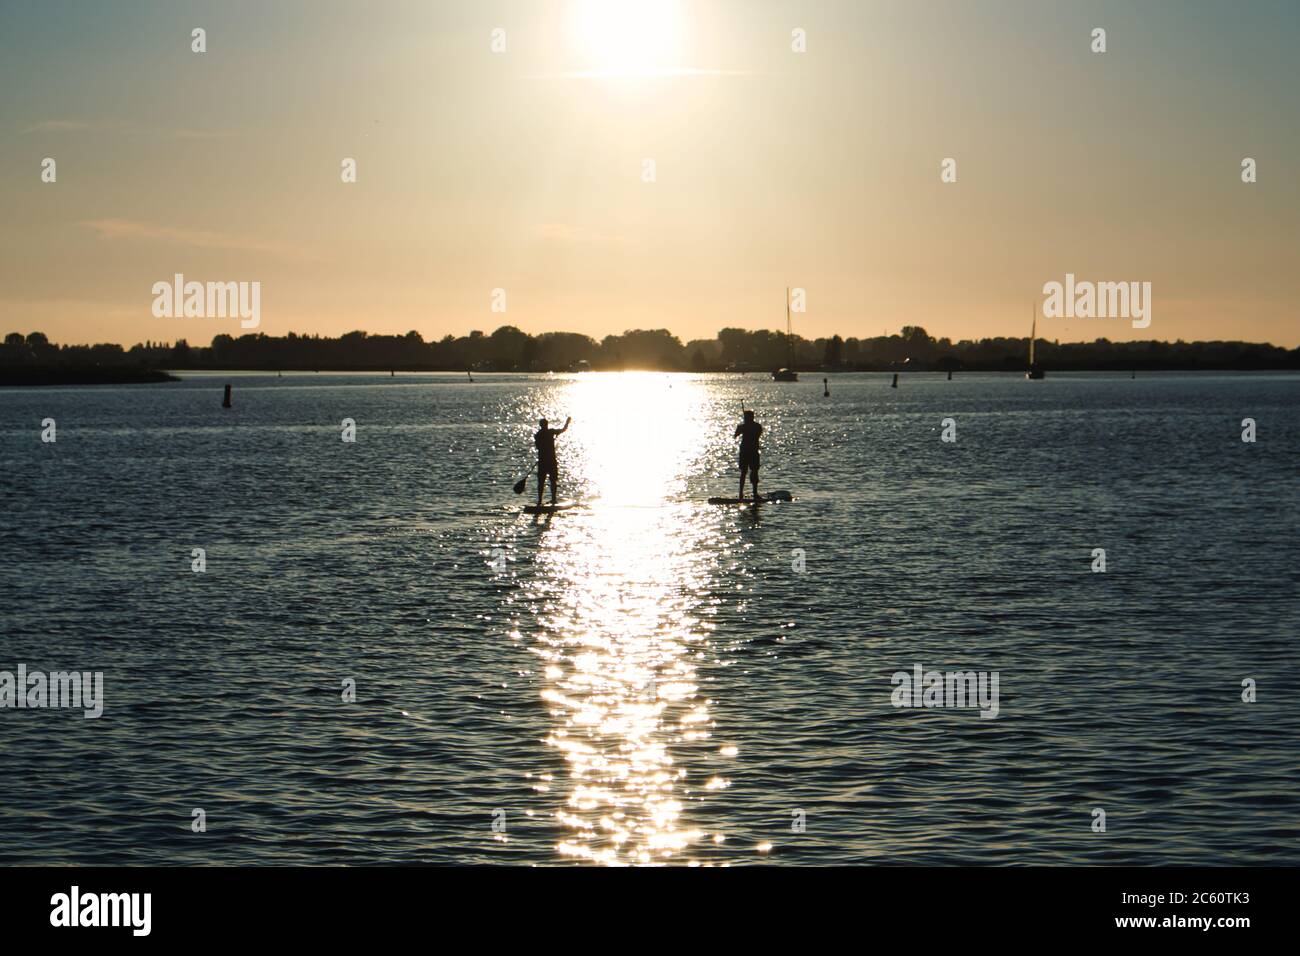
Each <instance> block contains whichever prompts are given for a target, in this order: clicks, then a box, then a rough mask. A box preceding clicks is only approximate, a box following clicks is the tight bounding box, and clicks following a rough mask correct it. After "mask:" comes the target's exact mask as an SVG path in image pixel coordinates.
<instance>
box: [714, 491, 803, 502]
mask: <svg viewBox="0 0 1300 956" xmlns="http://www.w3.org/2000/svg"><path fill="white" fill-rule="evenodd" d="M770 501H794V495H792V494H790V492H788V491H769V492H768V493H767V494H765V495H759V496H758V497H757V498H710V499H709V504H711V505H761V504H763V503H765V502H770Z"/></svg>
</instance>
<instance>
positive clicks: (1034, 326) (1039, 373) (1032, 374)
mask: <svg viewBox="0 0 1300 956" xmlns="http://www.w3.org/2000/svg"><path fill="white" fill-rule="evenodd" d="M1037 336H1038V302H1037V301H1035V302H1034V320H1033V322H1031V323H1030V324H1029V371H1027V372H1025V378H1028V379H1034V380H1037V379H1040V378H1042V377H1043V376H1044V374H1046V373H1045V372H1043V370H1042V369H1041V368H1039V367H1038V365H1037V364H1036V363H1035V362H1034V339H1035V338H1036V337H1037Z"/></svg>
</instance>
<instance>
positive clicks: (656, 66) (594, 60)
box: [573, 0, 682, 76]
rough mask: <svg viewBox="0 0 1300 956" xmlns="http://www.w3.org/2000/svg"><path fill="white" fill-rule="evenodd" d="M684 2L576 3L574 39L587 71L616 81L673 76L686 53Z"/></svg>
mask: <svg viewBox="0 0 1300 956" xmlns="http://www.w3.org/2000/svg"><path fill="white" fill-rule="evenodd" d="M681 32H682V17H681V4H680V2H679V0H575V2H574V4H573V35H574V40H575V46H576V47H577V52H578V55H579V56H580V57H581V58H582V61H583V66H584V68H585V69H587V70H589V71H591V72H594V73H601V74H608V75H615V76H634V75H647V74H655V73H664V72H670V71H672V70H673V69H674V68H675V67H676V66H677V63H678V60H679V57H680V54H681V41H682V36H681Z"/></svg>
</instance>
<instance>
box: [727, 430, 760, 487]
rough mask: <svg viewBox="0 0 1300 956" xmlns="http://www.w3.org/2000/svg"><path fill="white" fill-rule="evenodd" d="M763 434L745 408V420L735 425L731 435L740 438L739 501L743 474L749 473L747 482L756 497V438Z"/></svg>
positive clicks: (743, 480)
mask: <svg viewBox="0 0 1300 956" xmlns="http://www.w3.org/2000/svg"><path fill="white" fill-rule="evenodd" d="M762 434H763V426H762V425H760V424H759V423H758V422H756V421H754V413H753V412H752V411H750V410H748V409H746V410H745V420H744V421H743V422H741V423H740V424H739V425H737V426H736V434H735V435H733V436H732V437H733V438H735V437H737V436H739V438H740V494H739V496H738V497H739V498H740V500H741V501H744V500H745V475H746V474H748V475H749V482H750V484H751V485H752V486H753V488H754V498H755V499H757V498H758V438H759V436H760V435H762Z"/></svg>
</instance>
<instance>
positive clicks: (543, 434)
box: [533, 417, 573, 508]
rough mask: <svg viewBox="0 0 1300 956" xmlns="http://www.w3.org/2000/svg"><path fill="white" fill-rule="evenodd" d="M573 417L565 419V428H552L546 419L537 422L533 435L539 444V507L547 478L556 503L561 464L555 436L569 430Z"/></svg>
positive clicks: (535, 443)
mask: <svg viewBox="0 0 1300 956" xmlns="http://www.w3.org/2000/svg"><path fill="white" fill-rule="evenodd" d="M572 421H573V418H572V417H569V418H566V419H565V420H564V427H563V428H551V427H550V426H548V425H547V422H546V419H545V418H543V419H540V420H539V421H538V422H537V425H538V429H537V432H536V434H534V435H533V444H534V445H536V446H537V507H539V508H540V507H541V506H542V485H544V484H545V483H546V481H547V479H548V478H549V479H550V482H551V504H555V482H556V480H557V479H558V478H559V474H560V466H559V461H558V460H557V459H556V456H555V436H557V435H563V434H564V433H565V432H567V431H568V430H569V423H570V422H572Z"/></svg>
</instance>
